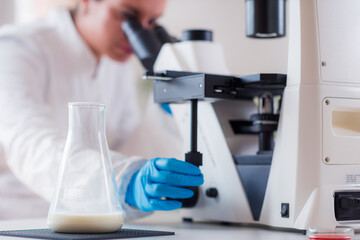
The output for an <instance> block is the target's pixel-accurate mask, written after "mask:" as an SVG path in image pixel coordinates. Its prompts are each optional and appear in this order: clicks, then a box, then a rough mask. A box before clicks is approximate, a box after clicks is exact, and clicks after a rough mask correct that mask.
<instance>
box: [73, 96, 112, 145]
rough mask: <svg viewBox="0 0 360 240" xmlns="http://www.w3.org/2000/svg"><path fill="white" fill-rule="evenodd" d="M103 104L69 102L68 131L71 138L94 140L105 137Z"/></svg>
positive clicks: (86, 140)
mask: <svg viewBox="0 0 360 240" xmlns="http://www.w3.org/2000/svg"><path fill="white" fill-rule="evenodd" d="M104 109H105V107H104V105H102V104H80V103H73V104H69V132H68V135H69V136H71V137H72V138H73V140H76V141H79V142H94V143H95V142H96V141H99V140H101V138H104V137H105V123H104Z"/></svg>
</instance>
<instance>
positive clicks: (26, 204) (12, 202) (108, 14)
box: [0, 0, 203, 219]
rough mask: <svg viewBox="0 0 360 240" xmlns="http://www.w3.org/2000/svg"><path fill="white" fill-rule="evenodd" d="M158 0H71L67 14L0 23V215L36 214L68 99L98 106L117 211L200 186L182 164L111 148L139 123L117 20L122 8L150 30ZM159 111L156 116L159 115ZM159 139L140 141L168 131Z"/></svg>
mask: <svg viewBox="0 0 360 240" xmlns="http://www.w3.org/2000/svg"><path fill="white" fill-rule="evenodd" d="M165 4H166V0H80V2H79V4H78V7H77V8H76V10H74V11H69V10H65V9H58V10H55V11H53V12H51V13H50V14H49V15H48V16H46V17H45V18H43V19H41V20H37V21H35V22H32V23H30V24H27V25H24V26H16V27H15V26H10V27H3V28H2V29H1V30H0V53H1V54H0V109H1V115H0V150H1V151H0V152H1V153H2V154H1V155H2V156H1V157H2V159H3V160H1V159H0V199H1V200H0V218H7V219H8V218H22V217H37V216H46V214H47V211H48V203H46V202H49V201H51V197H52V192H53V189H54V185H55V183H56V180H57V172H58V169H59V166H60V161H61V158H62V153H63V149H64V145H65V141H66V134H67V118H68V109H67V104H68V102H102V103H104V104H105V105H106V109H107V117H106V133H107V139H108V143H109V148H110V150H111V151H110V154H111V159H112V165H113V168H114V172H115V175H116V180H117V183H118V187H119V193H120V200H121V203H122V207H123V210H124V214H125V217H126V218H128V219H130V218H136V217H141V216H143V215H145V214H146V212H151V211H154V210H173V209H177V208H179V207H181V203H180V202H179V201H177V200H170V199H168V198H173V199H177V198H188V197H191V196H192V195H193V192H192V191H191V190H189V189H187V188H183V187H184V186H199V185H201V184H202V183H203V176H202V174H201V171H200V169H199V168H198V167H195V166H194V165H191V164H189V163H186V162H183V161H180V160H177V159H174V158H171V157H170V156H167V157H162V158H152V159H150V160H147V159H144V158H142V157H137V156H130V157H128V156H126V155H124V154H122V153H121V152H120V149H122V147H123V146H124V145H125V146H126V144H127V142H128V140H129V139H130V138H131V136H132V134H133V132H134V131H135V129H136V128H137V127H138V126H139V124H140V113H139V107H138V104H137V99H136V89H135V85H136V83H135V80H134V71H133V68H132V66H131V64H130V63H129V59H130V57H131V55H132V54H133V53H132V49H131V46H130V44H129V42H128V40H127V38H126V36H125V35H124V33H123V32H122V28H121V24H122V22H123V20H124V16H125V15H126V16H129V15H131V16H134V17H136V18H137V19H138V20H139V22H140V23H141V24H142V26H143V27H144V28H152V27H154V26H155V25H156V24H157V23H156V22H157V19H158V18H159V17H160V16H161V15H162V14H163V12H164V9H165ZM160 110H161V108H160V107H158V109H157V112H156V114H158V115H159V116H160V114H166V113H165V112H164V111H160ZM166 116H167V117H169V116H168V115H166ZM170 117H171V116H170ZM153 119H154V120H155V122H154V123H156V118H153ZM159 119H160V117H159ZM162 124H163V123H162V122H160V125H162ZM150 126H151V124H150ZM159 136H160V135H158V136H154V137H157V140H154V141H152V142H148V143H147V145H150V146H151V145H152V144H155V142H158V141H162V142H164V143H166V144H168V145H171V144H170V143H171V140H169V139H170V138H169V139H167V138H166V137H164V138H165V139H160V138H159ZM161 136H166V135H161ZM141 147H142V146H141V145H137V146H136V148H139V149H140V148H141ZM146 147H148V146H146ZM165 147H171V146H167V145H165ZM29 189H30V190H31V191H29ZM33 193H35V194H37V195H38V196H41V198H43V199H45V200H46V201H44V200H42V199H41V198H39V197H35V195H34V194H33ZM164 197H165V198H167V199H165V198H164Z"/></svg>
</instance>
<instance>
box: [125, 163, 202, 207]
mask: <svg viewBox="0 0 360 240" xmlns="http://www.w3.org/2000/svg"><path fill="white" fill-rule="evenodd" d="M203 183H204V178H203V175H202V174H201V171H200V169H199V168H198V167H196V166H195V165H193V164H191V163H188V162H184V161H179V160H177V159H175V158H154V159H151V160H149V161H148V162H147V163H146V164H145V165H144V166H143V167H142V168H141V169H140V170H139V171H138V172H136V173H135V174H134V175H133V176H132V178H131V180H130V183H129V185H128V188H127V191H126V196H125V201H126V203H128V204H129V205H132V206H135V207H137V208H139V209H140V210H142V211H144V212H148V211H155V210H165V211H169V210H175V209H178V208H180V207H181V206H182V203H181V202H179V201H176V200H165V199H163V198H164V197H168V198H173V199H179V198H189V197H192V196H193V195H194V192H193V191H192V190H190V189H186V188H182V187H185V186H199V185H201V184H203Z"/></svg>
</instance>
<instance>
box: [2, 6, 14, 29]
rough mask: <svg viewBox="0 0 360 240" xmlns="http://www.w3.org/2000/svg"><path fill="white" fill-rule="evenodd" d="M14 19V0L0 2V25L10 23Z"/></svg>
mask: <svg viewBox="0 0 360 240" xmlns="http://www.w3.org/2000/svg"><path fill="white" fill-rule="evenodd" d="M14 19H15V3H14V0H0V25H1V24H5V23H12V22H14Z"/></svg>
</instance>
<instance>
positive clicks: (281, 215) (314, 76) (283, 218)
mask: <svg viewBox="0 0 360 240" xmlns="http://www.w3.org/2000/svg"><path fill="white" fill-rule="evenodd" d="M289 2H290V13H289V14H290V28H289V29H290V30H289V53H288V54H289V55H288V73H287V80H286V87H285V89H284V90H283V93H281V94H280V97H281V107H280V109H279V120H278V124H277V123H274V122H277V120H276V119H273V118H269V119H267V118H266V117H264V118H261V117H260V119H259V118H258V119H251V116H252V115H254V114H255V115H256V114H260V115H261V114H263V115H266V114H268V113H270V114H273V115H276V114H277V113H278V112H277V108H279V106H280V105H279V106H277V104H276V102H277V101H275V99H276V97H274V100H272V94H271V92H270V94H267V91H266V90H264V94H263V95H259V96H258V99H259V103H258V106H255V104H254V103H253V102H252V101H249V100H229V99H221V97H219V98H216V97H211V95H213V94H216V93H219V94H221V91H223V93H224V92H225V91H226V88H221V86H216V85H211V84H208V83H211V81H210V80H211V79H210V78H211V77H212V76H213V75H206V74H205V75H203V76H202V77H201V76H200V78H199V75H198V78H195V77H193V78H191V76H190V75H191V74H189V73H187V77H186V76H185V75H186V74H185V73H183V74H179V75H177V76H176V74H174V73H172V72H171V71H168V72H164V70H173V71H187V72H190V71H191V72H205V73H216V74H228V70H227V69H226V67H225V65H224V58H223V57H222V56H221V54H220V52H219V51H218V46H217V45H216V44H214V43H210V42H206V41H193V42H191V41H190V42H180V43H168V44H165V45H164V46H163V48H162V49H161V51H160V53H159V55H158V58H157V61H156V62H155V65H154V72H155V74H154V75H155V76H153V78H156V77H158V79H159V80H158V81H155V99H156V100H158V102H164V101H163V100H164V99H165V98H167V99H168V100H169V102H174V101H175V102H182V100H189V99H195V98H196V99H200V101H199V103H198V150H199V152H201V153H202V154H203V164H202V166H201V169H202V171H203V174H204V177H205V183H204V185H203V186H201V187H200V189H199V195H198V199H197V202H196V203H195V204H194V206H193V207H191V208H188V209H184V210H183V211H182V214H183V216H184V218H187V219H193V220H197V219H201V220H215V221H225V222H234V223H254V224H261V225H268V226H273V227H281V228H293V229H299V230H304V229H307V228H308V227H310V226H312V227H328V228H329V227H335V226H343V225H346V226H351V227H354V228H356V229H359V228H360V78H359V76H360V45H359V41H358V39H360V15H359V14H358V10H359V9H360V2H359V1H357V0H346V1H343V0H290V1H289ZM214 63H216V64H214ZM240 67H241V66H239V68H240ZM242 71H244V69H242ZM156 73H158V74H156ZM184 74H185V75H184ZM200 75H201V74H200ZM253 77H254V76H253ZM180 78H181V79H180ZM255 78H258V79H254V80H260V79H261V78H262V76H261V75H258V76H255ZM265 78H267V77H266V76H265ZM164 79H165V80H166V79H167V81H165V80H164ZM194 79H200V80H199V81H200V82H199V83H196V84H195V83H194V84H193V89H185V86H183V85H181V83H183V84H185V85H186V86H187V85H188V84H187V83H189V81H192V80H194ZM247 79H248V78H241V77H240V80H239V81H243V82H245V81H246V80H247ZM180 80H182V82H181V81H180ZM208 80H209V81H208ZM265 80H266V79H265ZM195 81H197V80H195ZM234 81H235V80H234ZM249 81H251V79H250V80H249ZM172 82H173V83H175V82H177V83H178V84H173V85H174V86H172V85H171V83H172ZM260 82H261V81H260ZM179 84H180V85H179ZM227 84H228V85H226V86H225V87H228V89H233V90H234V91H235V92H234V93H233V94H234V95H235V96H238V95H239V93H236V91H237V90H239V89H237V88H236V87H234V86H231V83H229V82H228V83H227ZM175 85H176V86H175ZM232 87H233V88H232ZM195 88H198V90H199V89H202V91H200V93H199V92H198V95H196V94H193V93H194V92H193V91H192V90H195ZM177 89H179V91H180V90H181V91H184V93H186V94H181V93H179V92H177ZM264 89H266V88H264ZM244 91H245V90H244ZM191 94H193V95H191ZM230 94H231V93H230ZM275 95H279V94H274V96H275ZM209 96H210V98H208V97H209ZM171 108H172V111H173V113H174V117H175V119H176V121H177V123H178V125H179V128H180V130H181V131H180V132H181V133H182V134H184V139H185V140H190V131H189V128H190V127H189V126H190V115H191V114H190V107H189V103H186V102H185V103H180V104H179V103H175V104H172V105H171ZM230 120H231V121H238V122H240V123H241V121H242V120H252V126H254V125H256V124H265V125H266V124H269V125H271V124H276V125H277V131H276V134H275V139H274V148H273V152H272V153H271V155H272V157H271V158H270V160H269V159H267V160H266V157H265V158H263V159H262V160H261V156H260V160H259V158H254V159H252V158H251V156H259V155H261V151H259V149H260V150H261V147H264V148H265V150H269V148H271V147H272V146H271V141H270V146H259V143H260V144H261V139H259V136H258V135H256V134H255V135H253V134H252V135H251V134H249V133H248V134H246V133H244V131H243V132H242V133H240V134H239V132H241V131H237V130H236V126H235V127H234V126H233V125H232V124H231V121H230ZM237 133H238V134H237ZM259 135H260V134H259ZM263 137H264V136H263ZM267 137H269V136H267ZM270 138H271V137H270ZM268 143H269V141H268ZM189 145H190V142H188V144H187V145H186V147H187V149H189ZM265 145H266V144H265ZM268 145H269V144H268ZM238 156H240V158H239V157H238ZM241 156H243V157H241ZM244 156H250V157H249V158H247V159H246V157H245V158H244Z"/></svg>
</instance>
